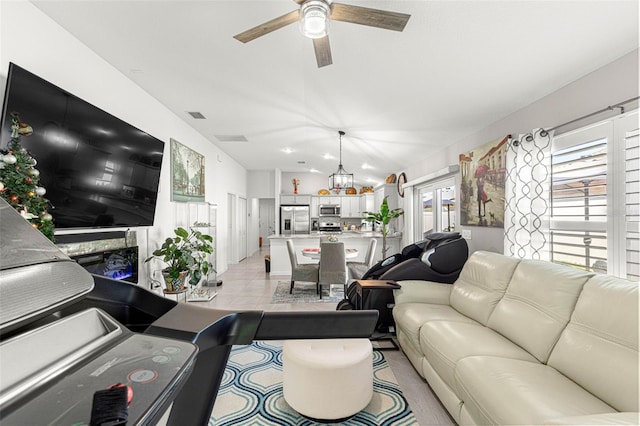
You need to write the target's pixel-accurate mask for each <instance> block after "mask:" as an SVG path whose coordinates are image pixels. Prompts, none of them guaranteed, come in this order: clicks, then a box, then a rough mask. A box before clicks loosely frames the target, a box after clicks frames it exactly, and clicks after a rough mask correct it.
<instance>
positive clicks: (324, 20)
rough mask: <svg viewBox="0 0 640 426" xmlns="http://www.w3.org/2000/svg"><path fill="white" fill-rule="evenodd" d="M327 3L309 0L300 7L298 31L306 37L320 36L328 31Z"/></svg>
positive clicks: (328, 12) (328, 10)
mask: <svg viewBox="0 0 640 426" xmlns="http://www.w3.org/2000/svg"><path fill="white" fill-rule="evenodd" d="M329 15H330V9H329V5H328V4H327V3H325V2H324V1H321V0H309V1H307V2H305V3H303V4H302V6H301V7H300V16H301V19H300V31H301V32H302V34H303V35H304V36H305V37H308V38H322V37H324V36H326V35H327V34H328V32H329Z"/></svg>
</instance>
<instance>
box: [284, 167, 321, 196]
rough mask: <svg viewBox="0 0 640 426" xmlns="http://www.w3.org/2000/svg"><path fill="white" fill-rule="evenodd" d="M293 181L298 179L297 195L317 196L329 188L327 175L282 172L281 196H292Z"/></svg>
mask: <svg viewBox="0 0 640 426" xmlns="http://www.w3.org/2000/svg"><path fill="white" fill-rule="evenodd" d="M293 179H298V180H299V181H300V184H299V185H298V194H312V195H313V194H317V193H318V191H319V190H321V189H327V188H328V187H329V175H325V174H321V173H293V172H282V188H281V193H282V194H293V183H292V181H293Z"/></svg>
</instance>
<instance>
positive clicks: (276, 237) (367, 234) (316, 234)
mask: <svg viewBox="0 0 640 426" xmlns="http://www.w3.org/2000/svg"><path fill="white" fill-rule="evenodd" d="M326 235H330V234H324V233H323V234H321V233H319V232H312V233H310V234H293V235H288V234H285V235H281V234H274V235H270V236H269V237H268V238H269V239H270V240H287V239H292V240H295V239H305V238H320V237H321V236H326ZM331 235H337V236H338V239H343V240H344V239H349V238H382V233H381V232H358V231H345V232H342V233H340V234H339V233H335V234H333V233H332V234H331ZM401 237H402V234H398V235H394V236H391V235H387V239H389V238H401Z"/></svg>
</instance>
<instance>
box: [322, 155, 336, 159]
mask: <svg viewBox="0 0 640 426" xmlns="http://www.w3.org/2000/svg"><path fill="white" fill-rule="evenodd" d="M322 158H324V159H325V160H335V157H334V156H333V155H331V154H325V155H323V156H322Z"/></svg>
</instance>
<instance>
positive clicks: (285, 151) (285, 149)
mask: <svg viewBox="0 0 640 426" xmlns="http://www.w3.org/2000/svg"><path fill="white" fill-rule="evenodd" d="M282 152H284V153H285V154H291V153H292V152H293V150H292V149H291V148H282Z"/></svg>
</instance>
